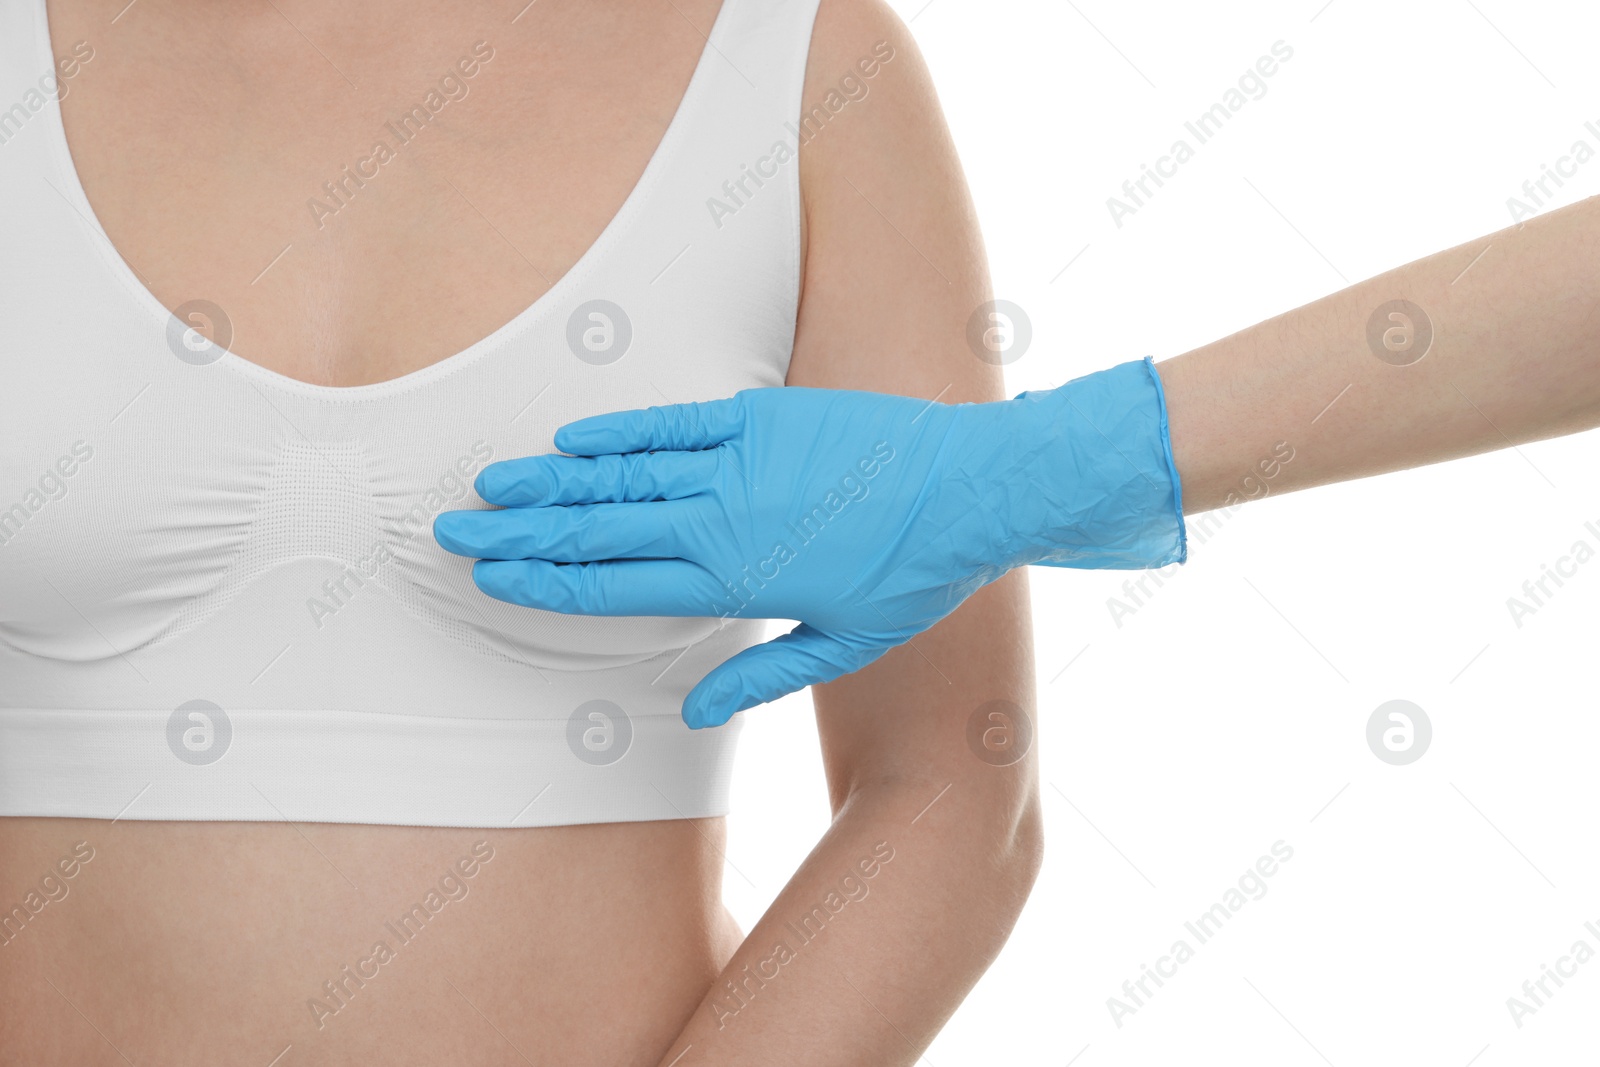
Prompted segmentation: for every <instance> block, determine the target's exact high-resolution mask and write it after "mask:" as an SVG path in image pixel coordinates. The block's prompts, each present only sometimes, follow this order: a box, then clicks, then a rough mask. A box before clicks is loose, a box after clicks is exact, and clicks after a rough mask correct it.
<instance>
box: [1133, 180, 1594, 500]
mask: <svg viewBox="0 0 1600 1067" xmlns="http://www.w3.org/2000/svg"><path fill="white" fill-rule="evenodd" d="M1597 293H1600V197H1591V198H1590V199H1588V200H1585V201H1582V202H1581V203H1577V204H1573V205H1572V206H1570V207H1567V208H1563V209H1561V210H1559V211H1552V212H1550V213H1549V214H1547V215H1542V216H1540V217H1538V218H1535V219H1530V220H1528V221H1526V222H1524V223H1523V224H1521V225H1520V226H1512V227H1509V228H1507V229H1505V230H1501V231H1500V232H1499V233H1494V234H1490V235H1489V236H1487V237H1483V238H1480V239H1478V240H1476V241H1470V242H1468V243H1467V244H1464V245H1461V246H1459V247H1457V248H1451V249H1446V250H1445V251H1443V252H1438V253H1435V254H1434V255H1431V256H1428V257H1426V258H1424V259H1419V260H1417V261H1416V262H1414V263H1407V264H1405V265H1404V266H1402V267H1397V268H1395V269H1394V270H1391V271H1389V272H1387V273H1385V274H1380V275H1378V276H1377V277H1376V278H1369V279H1367V280H1366V281H1364V282H1360V283H1358V284H1356V285H1352V286H1350V287H1349V288H1348V289H1342V290H1340V291H1339V292H1337V293H1333V294H1331V295H1329V296H1326V297H1323V298H1322V299H1321V300H1317V301H1315V302H1313V303H1310V304H1307V305H1306V306H1304V307H1300V308H1296V309H1294V310H1293V311H1289V312H1285V313H1284V314H1282V315H1279V316H1278V317H1276V318H1273V319H1268V320H1267V321H1265V322H1262V323H1258V324H1256V325H1255V326H1251V327H1250V328H1249V329H1246V330H1241V331H1240V332H1238V333H1236V334H1233V335H1232V336H1230V337H1224V338H1222V339H1221V340H1219V341H1214V342H1212V343H1211V344H1209V345H1205V346H1204V347H1202V348H1197V349H1195V350H1194V351H1193V352H1188V353H1185V354H1184V355H1182V356H1178V357H1177V358H1175V359H1170V360H1167V361H1166V362H1164V363H1161V364H1159V369H1160V371H1161V379H1162V382H1163V383H1164V385H1165V387H1166V394H1167V407H1168V414H1169V417H1170V423H1169V425H1170V427H1171V432H1172V451H1173V458H1174V459H1175V460H1176V462H1177V465H1178V474H1179V476H1180V478H1181V479H1182V481H1183V506H1184V510H1185V511H1187V512H1202V511H1209V510H1211V509H1213V508H1217V507H1223V506H1231V505H1234V504H1237V503H1242V502H1243V501H1245V500H1249V499H1252V498H1253V497H1256V496H1259V495H1261V489H1262V487H1263V485H1264V484H1266V483H1267V482H1268V481H1269V480H1270V489H1271V491H1272V492H1274V493H1277V492H1286V491H1288V490H1291V489H1305V488H1309V487H1311V486H1315V485H1324V484H1327V483H1329V482H1338V481H1344V480H1347V479H1350V478H1361V477H1366V476H1368V475H1373V474H1382V473H1385V472H1387V471H1394V470H1402V469H1405V468H1407V467H1419V466H1422V465H1424V464H1428V463H1438V462H1442V461H1444V460H1449V459H1458V458H1460V457H1462V456H1470V455H1475V454H1477V453H1479V452H1488V451H1492V450H1494V449H1497V448H1506V447H1508V446H1511V445H1517V444H1523V443H1525V442H1528V441H1537V440H1541V439H1543V438H1547V437H1559V436H1561V435H1562V434H1569V433H1576V432H1577V431H1579V430H1586V429H1589V428H1591V427H1593V426H1595V425H1600V298H1597V296H1596V294H1597ZM1397 299H1405V300H1409V301H1410V302H1412V303H1413V304H1415V305H1416V306H1418V307H1420V308H1421V309H1422V310H1423V312H1424V313H1425V314H1426V316H1427V319H1428V321H1430V322H1431V323H1432V329H1433V343H1432V347H1431V349H1430V350H1428V351H1427V352H1426V354H1425V355H1422V356H1421V358H1420V359H1417V360H1416V361H1415V362H1411V363H1403V365H1395V364H1394V363H1391V362H1386V361H1385V360H1383V359H1380V358H1378V357H1377V356H1376V355H1375V354H1374V353H1373V350H1372V348H1371V347H1370V346H1369V344H1368V342H1367V322H1368V319H1369V318H1370V317H1371V316H1372V314H1373V312H1374V311H1376V310H1377V309H1379V308H1380V307H1383V306H1384V305H1387V304H1388V303H1389V302H1391V301H1393V300H1397ZM1383 317H1384V320H1385V322H1387V323H1389V324H1390V326H1392V327H1395V328H1398V329H1401V330H1404V329H1406V326H1405V324H1404V323H1402V322H1400V321H1399V320H1390V319H1388V318H1387V316H1383ZM1413 317H1414V316H1413ZM1412 325H1413V326H1417V325H1418V323H1413V324H1412ZM1405 342H1406V337H1405V336H1404V335H1403V334H1400V335H1396V336H1395V338H1394V343H1395V344H1396V345H1401V346H1403V345H1404V344H1405ZM1412 343H1413V344H1415V343H1416V339H1415V338H1413V342H1412ZM1418 351H1419V349H1418V348H1415V347H1413V348H1411V349H1410V350H1409V352H1408V351H1403V350H1402V351H1399V352H1396V353H1395V355H1394V356H1393V357H1392V358H1394V359H1396V360H1398V361H1404V360H1406V359H1408V358H1410V356H1412V355H1415V354H1417V352H1418ZM1278 442H1286V443H1287V444H1288V445H1289V446H1290V447H1291V448H1293V450H1294V460H1293V462H1291V463H1287V464H1282V465H1278V464H1275V463H1273V462H1272V455H1273V448H1274V446H1275V445H1276V444H1277V443H1278ZM1263 462H1266V463H1268V464H1269V465H1270V466H1269V467H1266V468H1263V467H1260V466H1259V465H1260V464H1262V463H1263ZM1269 470H1270V472H1271V473H1270V474H1269V473H1268V471H1269ZM1264 476H1265V477H1264Z"/></svg>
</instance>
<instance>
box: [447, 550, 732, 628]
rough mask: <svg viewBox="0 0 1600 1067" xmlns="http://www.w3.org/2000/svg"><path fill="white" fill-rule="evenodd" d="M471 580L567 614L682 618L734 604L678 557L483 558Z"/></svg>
mask: <svg viewBox="0 0 1600 1067" xmlns="http://www.w3.org/2000/svg"><path fill="white" fill-rule="evenodd" d="M472 580H473V582H474V583H475V584H476V585H477V587H478V588H479V589H481V590H483V591H484V592H485V593H487V594H489V595H490V596H492V597H494V598H495V599H496V600H504V601H507V602H509V603H512V604H521V605H523V606H524V607H529V608H543V609H544V610H546V611H559V612H562V613H563V614H566V615H671V616H676V617H679V618H686V617H700V616H716V615H720V614H722V613H723V612H725V611H728V610H729V607H730V606H731V604H732V602H731V601H730V600H729V598H728V593H727V590H725V589H723V588H722V584H721V583H720V582H718V581H717V580H716V579H715V578H713V577H712V576H711V575H710V574H709V573H707V572H706V571H705V570H703V569H701V568H700V567H697V566H696V565H695V564H693V563H688V562H686V561H684V560H681V559H637V560H617V561H613V562H606V563H550V562H547V561H546V560H542V559H519V560H481V561H479V562H478V563H474V564H473V565H472Z"/></svg>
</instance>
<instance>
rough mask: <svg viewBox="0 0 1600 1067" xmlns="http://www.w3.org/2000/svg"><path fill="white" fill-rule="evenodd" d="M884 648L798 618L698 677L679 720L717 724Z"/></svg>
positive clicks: (846, 669) (851, 667)
mask: <svg viewBox="0 0 1600 1067" xmlns="http://www.w3.org/2000/svg"><path fill="white" fill-rule="evenodd" d="M888 650H889V649H888V647H887V646H879V645H866V646H863V645H860V644H852V643H850V642H849V641H845V640H842V639H840V638H838V637H835V636H833V635H832V634H827V633H823V632H822V631H821V630H818V629H816V628H814V627H812V626H808V625H806V624H805V623H801V624H800V625H799V626H796V627H795V628H794V629H793V630H791V631H789V632H788V633H786V634H784V635H783V636H782V637H779V638H776V639H774V640H772V641H768V642H767V643H766V644H762V645H754V646H752V647H750V648H747V649H745V650H744V651H743V652H740V653H739V654H738V655H736V656H734V657H733V658H731V659H729V660H728V661H727V662H725V663H723V664H722V665H721V666H719V667H717V668H716V669H715V670H713V671H712V672H711V673H710V674H708V675H706V676H705V677H704V678H702V679H700V683H699V684H698V685H696V686H695V687H694V688H693V689H691V690H689V695H688V696H686V697H684V698H683V721H684V722H685V723H687V724H688V725H689V726H690V727H692V728H693V729H696V730H699V729H702V728H704V727H707V726H721V725H722V724H724V723H726V722H727V721H728V720H729V719H731V718H732V717H733V716H734V713H735V712H740V711H744V710H745V709H746V708H753V707H755V706H756V705H757V704H765V703H767V702H768V701H770V700H776V699H778V698H779V697H781V696H783V695H785V694H787V693H793V692H795V691H797V690H800V689H804V688H805V687H806V686H808V685H816V684H819V683H821V682H831V681H833V680H834V679H835V678H837V677H839V676H840V675H842V674H849V673H850V672H852V671H858V670H860V669H861V668H862V667H865V666H866V665H867V664H869V663H871V662H872V661H873V660H875V659H877V658H878V657H879V656H881V655H883V654H884V653H885V652H887V651H888Z"/></svg>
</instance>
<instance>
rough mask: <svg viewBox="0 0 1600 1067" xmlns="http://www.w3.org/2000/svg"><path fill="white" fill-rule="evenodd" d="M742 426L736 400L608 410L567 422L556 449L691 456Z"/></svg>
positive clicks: (587, 453) (578, 452)
mask: <svg viewBox="0 0 1600 1067" xmlns="http://www.w3.org/2000/svg"><path fill="white" fill-rule="evenodd" d="M743 424H744V415H743V407H742V405H741V404H740V402H739V398H738V397H729V398H728V399H726V400H705V401H700V402H697V403H690V404H667V405H665V406H661V407H651V408H643V409H639V410H635V411H613V412H608V413H607V414H604V415H591V416H590V417H589V418H587V419H579V420H577V421H576V422H569V423H567V424H566V425H565V426H563V427H561V429H559V430H557V431H556V447H557V448H559V449H561V451H563V452H567V453H570V454H571V455H574V456H600V455H605V454H607V453H612V452H691V451H695V450H698V449H702V448H715V447H716V446H717V445H719V444H721V443H722V442H724V441H726V440H728V439H729V438H730V437H733V436H734V435H735V434H737V433H738V432H739V429H740V427H741V426H743Z"/></svg>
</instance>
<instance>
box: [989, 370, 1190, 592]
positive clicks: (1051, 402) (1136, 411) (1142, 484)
mask: <svg viewBox="0 0 1600 1067" xmlns="http://www.w3.org/2000/svg"><path fill="white" fill-rule="evenodd" d="M1013 402H1014V403H1019V404H1022V405H1024V410H1027V411H1029V412H1030V414H1033V415H1035V416H1036V417H1039V418H1041V419H1042V420H1043V425H1042V426H1040V427H1039V428H1038V432H1040V433H1041V434H1043V435H1044V436H1043V438H1042V439H1043V440H1044V441H1045V442H1046V445H1045V446H1044V447H1041V448H1040V449H1038V450H1037V451H1035V452H1033V453H1032V454H1031V455H1030V456H1029V457H1028V459H1029V465H1030V467H1032V471H1031V472H1030V473H1031V475H1032V476H1031V477H1029V478H1026V479H1024V482H1025V483H1031V484H1029V485H1028V489H1029V490H1030V491H1031V494H1032V495H1031V499H1030V500H1028V501H1020V502H1018V507H1017V510H1018V511H1019V512H1020V513H1022V514H1026V515H1028V516H1029V517H1030V519H1031V520H1032V521H1031V522H1029V523H1028V524H1027V525H1028V526H1029V527H1031V530H1032V535H1031V536H1030V537H1028V538H1027V540H1028V542H1029V544H1028V545H1027V547H1026V549H1025V550H1024V551H1025V554H1026V555H1027V556H1029V557H1032V558H1028V559H1025V560H1023V562H1028V563H1038V564H1043V565H1046V566H1053V567H1076V568H1081V569H1087V570H1099V569H1106V570H1139V569H1144V568H1150V567H1163V566H1166V565H1167V564H1170V563H1183V562H1184V561H1185V560H1187V559H1188V555H1189V549H1188V532H1187V529H1186V527H1185V525H1184V521H1183V486H1182V484H1181V483H1180V482H1179V479H1178V469H1177V466H1176V464H1175V463H1174V462H1173V458H1172V439H1171V436H1170V434H1169V432H1168V429H1167V403H1166V394H1165V393H1164V392H1163V390H1162V388H1161V377H1160V375H1159V374H1157V373H1156V368H1155V363H1154V362H1153V361H1152V360H1151V359H1150V358H1149V357H1146V358H1145V359H1143V360H1134V361H1131V362H1128V363H1123V364H1120V365H1118V366H1115V367H1111V368H1109V369H1107V370H1103V371H1096V372H1095V373H1093V374H1088V375H1085V376H1083V377H1081V378H1076V379H1074V380H1072V381H1070V382H1068V383H1067V384H1065V385H1063V386H1061V387H1059V388H1057V389H1052V390H1045V391H1036V392H1028V393H1023V394H1021V395H1020V396H1018V397H1017V398H1016V400H1015V401H1013ZM1019 547H1020V546H1019Z"/></svg>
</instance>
